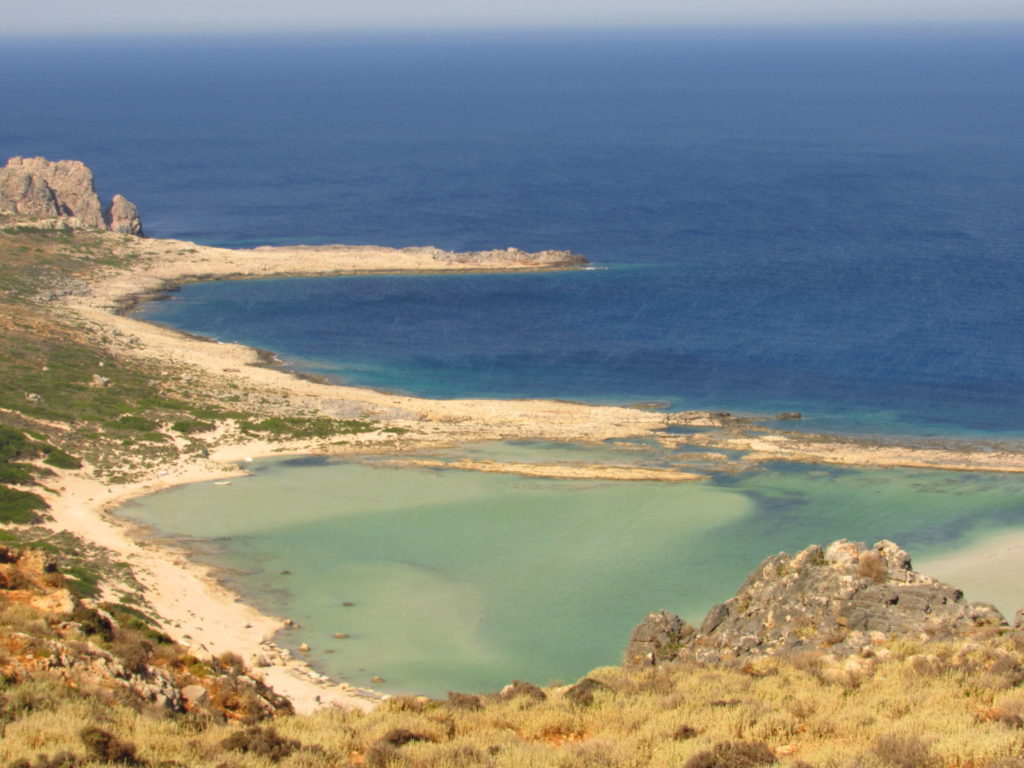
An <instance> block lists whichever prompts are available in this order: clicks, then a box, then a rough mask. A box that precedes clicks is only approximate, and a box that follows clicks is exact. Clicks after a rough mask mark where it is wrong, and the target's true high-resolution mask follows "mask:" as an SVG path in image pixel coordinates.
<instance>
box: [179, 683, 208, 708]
mask: <svg viewBox="0 0 1024 768" xmlns="http://www.w3.org/2000/svg"><path fill="white" fill-rule="evenodd" d="M181 698H182V699H184V701H185V704H186V705H188V708H189V709H195V708H196V707H202V706H205V705H207V704H209V703H210V694H209V693H208V692H207V690H206V689H205V688H204V687H203V686H201V685H186V686H185V687H184V688H182V689H181Z"/></svg>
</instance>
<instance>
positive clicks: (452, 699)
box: [448, 691, 484, 712]
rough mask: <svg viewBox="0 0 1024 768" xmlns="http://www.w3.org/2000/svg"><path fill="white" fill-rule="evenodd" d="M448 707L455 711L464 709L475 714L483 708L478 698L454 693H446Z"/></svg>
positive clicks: (470, 694)
mask: <svg viewBox="0 0 1024 768" xmlns="http://www.w3.org/2000/svg"><path fill="white" fill-rule="evenodd" d="M448 706H450V707H454V708H455V709H465V710H468V711H470V712H475V711H476V710H479V709H483V707H484V705H483V703H482V702H481V701H480V697H479V696H475V695H473V694H472V693H458V692H456V691H448Z"/></svg>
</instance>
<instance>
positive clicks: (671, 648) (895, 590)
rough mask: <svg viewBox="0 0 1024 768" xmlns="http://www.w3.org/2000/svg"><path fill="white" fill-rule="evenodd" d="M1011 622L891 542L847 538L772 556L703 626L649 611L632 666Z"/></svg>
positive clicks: (956, 632) (933, 634)
mask: <svg viewBox="0 0 1024 768" xmlns="http://www.w3.org/2000/svg"><path fill="white" fill-rule="evenodd" d="M1007 626H1008V625H1007V623H1006V620H1005V619H1004V618H1003V615H1002V614H1001V613H1000V612H999V611H998V610H996V608H995V607H994V606H992V605H990V604H989V603H964V602H963V593H962V592H961V591H960V590H959V589H956V588H955V587H951V586H949V585H948V584H943V583H942V582H939V581H937V580H935V579H933V578H930V577H928V576H925V575H923V574H921V573H918V572H917V571H914V570H912V569H911V563H910V556H909V555H908V554H907V553H906V552H905V551H904V550H902V549H900V548H899V547H898V546H897V545H895V544H893V543H892V542H891V541H880V542H878V543H877V544H875V545H874V547H872V548H869V547H866V546H865V545H864V544H860V543H855V542H850V541H846V540H845V539H842V540H840V541H836V542H833V543H832V544H831V545H829V546H828V547H827V548H826V549H822V548H821V547H819V546H817V545H815V546H811V547H808V548H807V549H805V550H803V551H802V552H800V553H799V554H797V555H789V554H786V553H781V554H778V555H776V556H774V557H769V558H768V559H766V560H765V561H764V562H763V563H761V565H760V566H759V567H758V568H757V569H756V570H755V571H754V572H753V573H751V574H750V576H748V577H747V580H746V581H745V582H744V584H743V585H742V586H741V587H740V589H739V592H737V594H736V597H733V598H731V599H729V600H726V601H725V602H724V603H722V604H720V605H717V606H715V607H714V608H712V609H711V610H710V611H709V612H708V614H707V616H706V617H705V618H704V621H703V622H702V623H701V625H700V626H699V627H693V626H691V625H689V624H687V623H686V622H685V621H684V620H683V619H680V618H679V617H678V616H675V615H674V614H672V613H668V612H666V611H662V612H661V613H658V614H651V615H649V616H648V617H647V618H646V619H644V621H643V622H641V623H640V624H639V625H638V626H637V627H636V629H634V630H633V636H632V637H631V638H630V643H629V646H628V648H627V650H626V658H625V663H626V665H627V666H643V665H654V664H659V663H663V662H666V661H671V660H674V659H693V660H696V661H699V662H717V661H723V660H728V659H737V658H740V659H742V658H753V657H758V656H771V655H777V654H783V653H789V652H794V651H800V650H826V651H827V652H828V653H830V654H831V655H833V656H836V657H842V656H849V655H853V654H858V653H861V652H862V651H863V649H864V648H865V647H867V646H871V645H872V644H875V645H877V644H879V643H883V642H884V641H885V640H886V639H887V638H889V637H894V636H899V637H912V638H915V639H922V640H932V639H952V638H958V637H966V636H969V635H970V634H972V633H974V632H977V631H978V630H979V629H983V628H986V627H1007Z"/></svg>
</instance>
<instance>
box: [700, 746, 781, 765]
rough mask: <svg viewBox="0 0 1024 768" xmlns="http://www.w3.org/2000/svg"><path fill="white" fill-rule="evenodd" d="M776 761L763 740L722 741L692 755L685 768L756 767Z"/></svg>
mask: <svg viewBox="0 0 1024 768" xmlns="http://www.w3.org/2000/svg"><path fill="white" fill-rule="evenodd" d="M774 762H775V754H774V753H773V752H772V751H771V749H769V748H768V745H767V744H765V743H764V742H763V741H722V742H719V743H718V744H716V745H715V746H714V749H712V750H710V751H705V752H699V753H697V754H696V755H694V756H693V757H691V758H690V759H689V760H687V761H686V763H685V765H684V768H756V767H757V766H759V765H771V764H772V763H774Z"/></svg>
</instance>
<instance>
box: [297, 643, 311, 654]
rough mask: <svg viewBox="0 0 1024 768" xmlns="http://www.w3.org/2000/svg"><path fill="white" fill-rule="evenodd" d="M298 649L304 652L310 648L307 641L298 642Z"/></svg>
mask: <svg viewBox="0 0 1024 768" xmlns="http://www.w3.org/2000/svg"><path fill="white" fill-rule="evenodd" d="M299 650H300V651H302V652H303V653H306V652H308V651H309V650H310V648H309V643H299Z"/></svg>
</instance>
